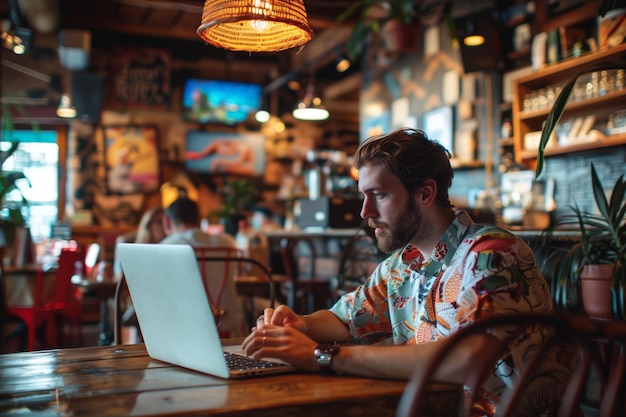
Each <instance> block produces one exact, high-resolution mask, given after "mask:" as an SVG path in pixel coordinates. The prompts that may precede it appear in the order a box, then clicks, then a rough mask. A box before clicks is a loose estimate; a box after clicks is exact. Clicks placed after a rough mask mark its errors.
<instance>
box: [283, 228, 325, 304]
mask: <svg viewBox="0 0 626 417" xmlns="http://www.w3.org/2000/svg"><path fill="white" fill-rule="evenodd" d="M280 250H281V255H282V258H283V265H284V268H285V275H287V278H288V280H287V282H285V284H284V285H283V290H284V292H285V296H286V298H287V305H288V306H289V307H290V308H291V309H292V310H294V311H295V312H296V313H299V314H310V313H312V312H313V311H315V310H319V309H322V308H326V307H327V304H328V301H329V300H330V299H331V297H332V296H331V291H330V282H329V281H320V280H319V279H318V278H317V274H316V270H315V268H316V266H315V265H316V261H317V252H316V249H315V241H314V240H313V239H310V238H307V237H286V238H283V239H281V241H280Z"/></svg>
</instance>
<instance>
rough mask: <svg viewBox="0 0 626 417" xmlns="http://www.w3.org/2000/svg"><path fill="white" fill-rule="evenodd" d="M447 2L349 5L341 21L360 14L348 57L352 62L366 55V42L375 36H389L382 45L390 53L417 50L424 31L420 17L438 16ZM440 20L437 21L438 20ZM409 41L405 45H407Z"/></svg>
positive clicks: (394, 0) (365, 0)
mask: <svg viewBox="0 0 626 417" xmlns="http://www.w3.org/2000/svg"><path fill="white" fill-rule="evenodd" d="M446 2H447V0H436V1H427V0H357V1H354V2H352V3H351V4H350V7H348V8H347V9H346V10H345V11H344V12H343V13H342V14H341V15H339V17H338V20H339V21H347V20H348V19H349V18H350V17H352V16H354V15H357V14H358V18H357V20H356V22H355V24H354V28H353V29H352V34H351V35H350V38H349V39H348V42H347V44H346V54H347V55H348V58H349V59H350V60H351V61H353V62H354V61H356V59H357V58H358V57H359V56H360V55H361V53H362V52H363V48H364V46H365V43H366V41H367V39H368V37H370V35H372V34H374V35H377V34H387V35H392V36H394V37H395V40H391V38H386V39H387V40H386V41H385V42H383V46H384V47H385V48H386V49H387V50H389V51H391V52H407V51H408V50H412V49H414V46H416V45H417V40H418V39H419V34H418V32H419V31H420V30H421V25H420V24H419V23H420V20H418V17H424V16H430V15H431V13H432V14H434V15H437V16H439V15H440V12H441V10H443V7H444V6H445V3H446ZM437 20H438V19H437ZM405 42H406V43H405Z"/></svg>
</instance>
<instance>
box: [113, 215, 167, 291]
mask: <svg viewBox="0 0 626 417" xmlns="http://www.w3.org/2000/svg"><path fill="white" fill-rule="evenodd" d="M163 217H164V210H163V207H161V206H154V207H151V208H149V209H148V210H146V212H145V213H144V214H143V216H141V220H139V225H138V226H137V230H134V231H132V232H128V233H125V234H123V235H120V236H118V237H117V238H116V239H115V255H114V262H113V274H114V276H115V280H116V281H118V280H119V279H120V277H121V275H122V273H123V272H122V264H121V263H120V260H119V257H118V256H117V244H118V243H127V242H134V243H159V242H160V241H161V240H163V239H164V238H165V236H166V235H165V227H164V225H163Z"/></svg>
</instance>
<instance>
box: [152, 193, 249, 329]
mask: <svg viewBox="0 0 626 417" xmlns="http://www.w3.org/2000/svg"><path fill="white" fill-rule="evenodd" d="M164 224H165V233H166V234H167V237H166V238H165V239H163V240H162V241H161V243H163V244H178V245H185V244H186V245H191V246H193V247H195V248H200V247H218V248H233V249H237V244H236V242H235V238H233V237H232V236H231V235H229V234H226V233H221V234H217V235H209V234H208V233H205V232H203V231H202V230H201V229H200V211H199V209H198V205H197V204H196V202H195V201H193V200H191V199H189V198H187V197H179V198H178V199H177V200H176V201H174V202H173V203H172V204H170V205H169V206H168V207H167V208H166V209H165V220H164ZM226 255H227V254H226V253H224V254H219V253H216V254H215V255H213V256H226ZM216 265H217V264H209V263H207V273H208V275H207V279H208V281H209V282H208V283H207V284H208V287H209V292H210V293H211V295H212V297H215V294H217V293H218V291H219V288H218V287H219V285H220V281H221V278H222V273H223V269H222V268H219V267H217V266H216ZM232 265H233V272H232V273H229V274H230V277H229V279H227V281H226V285H225V286H224V289H223V293H222V297H221V302H220V305H216V306H214V307H216V308H220V309H222V310H224V311H225V314H224V316H223V318H222V321H221V324H220V332H222V333H228V335H229V336H230V337H241V336H245V335H247V334H248V332H249V330H248V323H247V321H246V320H245V314H244V300H243V298H242V297H240V296H238V295H237V289H236V287H235V281H234V279H233V275H234V264H232ZM209 271H210V272H209Z"/></svg>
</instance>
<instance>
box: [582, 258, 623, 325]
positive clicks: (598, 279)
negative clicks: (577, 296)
mask: <svg viewBox="0 0 626 417" xmlns="http://www.w3.org/2000/svg"><path fill="white" fill-rule="evenodd" d="M614 269H615V265H586V266H585V267H584V268H583V270H582V272H581V274H580V286H581V288H580V289H581V293H582V299H583V306H584V307H585V311H586V312H587V314H588V315H589V317H592V318H596V319H612V318H613V311H612V307H611V306H612V302H611V285H612V282H613V271H614Z"/></svg>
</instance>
